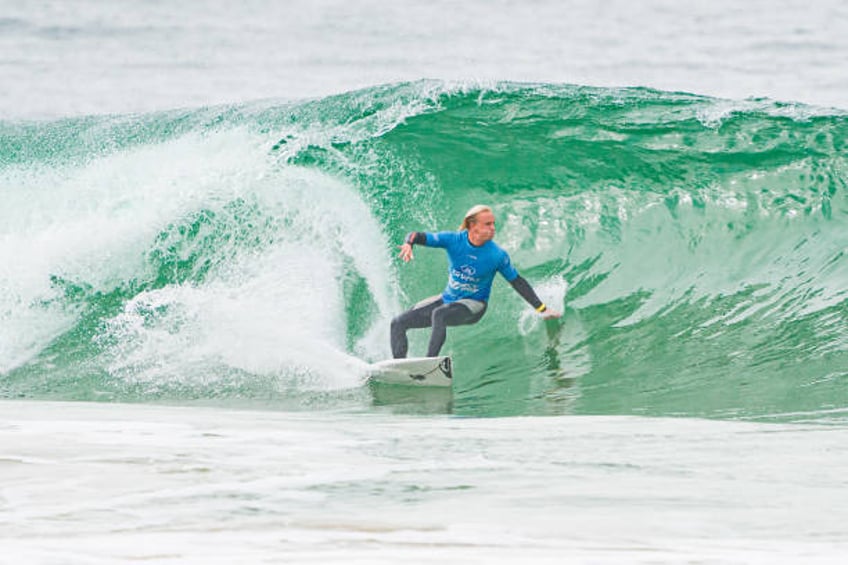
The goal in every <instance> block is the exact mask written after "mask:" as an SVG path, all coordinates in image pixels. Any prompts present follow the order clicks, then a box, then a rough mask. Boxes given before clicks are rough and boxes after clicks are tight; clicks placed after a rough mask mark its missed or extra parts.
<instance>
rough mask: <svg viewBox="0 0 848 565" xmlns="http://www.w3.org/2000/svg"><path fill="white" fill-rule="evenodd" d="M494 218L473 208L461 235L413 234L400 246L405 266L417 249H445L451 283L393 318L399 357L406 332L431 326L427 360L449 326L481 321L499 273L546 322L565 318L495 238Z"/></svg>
mask: <svg viewBox="0 0 848 565" xmlns="http://www.w3.org/2000/svg"><path fill="white" fill-rule="evenodd" d="M494 237H495V215H494V213H493V212H492V209H491V208H490V207H488V206H484V205H480V204H478V205H477V206H474V207H473V208H471V209H470V210H469V211H468V212H467V213H466V214H465V218H464V219H463V220H462V225H460V226H459V231H445V232H438V233H427V232H411V233H410V234H408V235H407V236H406V239H405V240H404V242H403V245H401V246H400V257H401V259H403V260H404V262H407V263H408V262H409V261H411V260H412V258H413V254H412V246H413V245H424V246H426V247H442V248H444V249H445V251H447V254H448V262H449V268H448V283H447V286H446V287H445V290H444V291H443V292H442V293H441V294H440V295H437V296H433V297H430V298H427V299H425V300H422V301H421V302H419V303H418V304H416V305H415V306H413V307H412V308H410V309H409V310H407V311H406V312H403V313H402V314H400V315H398V316H397V317H396V318H395V319H393V320H392V326H391V343H392V355H393V356H394V358H395V359H398V358H402V357H406V354H407V350H408V348H409V343H408V341H407V338H406V331H407V330H409V329H412V328H427V327H430V328H432V333H431V334H430V345H429V347H428V348H427V356H428V357H436V356H437V355H438V354H439V351H440V350H441V349H442V345H444V343H445V339H446V338H447V327H448V326H463V325H468V324H474V323H477V322H479V321H480V319H481V318H482V317H483V314H485V313H486V308H487V306H488V301H489V293H490V292H491V290H492V282H493V281H494V278H495V273H500V274H501V275H502V276H503V277H504V278H505V279H506V280H507V282H509V284H511V285H512V288H514V289H515V290H516V292H518V294H520V295H521V297H522V298H524V300H526V301H527V302H528V303H529V304H530V305H531V306H532V307H533V308H534V309H535V310H536V311H537V312H539V313H540V314H541V315H542V316H543V317H544V318H559V317H560V316H561V314H560V313H559V312H557V311H556V310H552V309H550V308H548V307H547V306H546V305H545V304H544V303H543V302H542V301H541V300H540V299H539V297H538V296H537V295H536V292H535V291H534V290H533V288H532V287H531V286H530V283H528V282H527V281H526V280H525V279H524V278H523V277H522V276H521V275H519V274H518V271H516V270H515V267H513V266H512V262H511V261H510V259H509V255H508V254H507V252H506V251H504V250H503V249H502V248H501V247H500V246H499V245H498V244H496V243H495V242H494V241H492V239H493V238H494Z"/></svg>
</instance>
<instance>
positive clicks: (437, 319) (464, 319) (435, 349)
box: [391, 296, 486, 359]
mask: <svg viewBox="0 0 848 565" xmlns="http://www.w3.org/2000/svg"><path fill="white" fill-rule="evenodd" d="M470 302H471V303H472V305H471V306H469V305H467V304H463V302H462V301H460V302H452V303H450V304H445V303H444V301H443V300H442V297H441V296H434V297H432V298H428V299H426V300H422V301H421V302H419V303H418V304H416V305H415V306H413V307H412V308H410V309H409V310H407V311H406V312H404V313H402V314H400V315H398V316H397V317H396V318H395V319H394V320H392V327H391V343H392V355H393V356H394V358H395V359H399V358H402V357H406V354H407V352H408V349H409V341H408V340H407V337H406V331H407V330H409V329H413V328H427V327H431V328H432V333H431V334H430V344H429V346H428V348H427V356H428V357H436V356H437V355H438V354H439V351H441V349H442V345H444V343H445V339H446V338H447V327H448V326H463V325H467V324H474V323H476V322H479V321H480V318H482V317H483V314H485V313H486V303H485V302H478V301H470Z"/></svg>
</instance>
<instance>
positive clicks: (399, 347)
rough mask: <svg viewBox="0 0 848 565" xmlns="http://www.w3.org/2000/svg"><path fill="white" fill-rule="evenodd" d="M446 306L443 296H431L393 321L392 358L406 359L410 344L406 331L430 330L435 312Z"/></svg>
mask: <svg viewBox="0 0 848 565" xmlns="http://www.w3.org/2000/svg"><path fill="white" fill-rule="evenodd" d="M442 304H444V302H443V301H442V297H441V296H438V295H437V296H431V297H430V298H427V299H425V300H422V301H421V302H419V303H418V304H416V305H415V306H413V307H412V308H410V309H409V310H407V311H406V312H404V313H403V314H399V315H398V316H397V317H395V319H393V320H392V328H391V343H392V356H393V357H394V358H395V359H401V358H403V357H406V353H407V351H408V349H409V342H408V341H407V339H406V330H409V329H412V328H429V327H430V324H431V323H432V322H431V314H432V312H433V310H435V309H436V308H438V307H439V306H441V305H442Z"/></svg>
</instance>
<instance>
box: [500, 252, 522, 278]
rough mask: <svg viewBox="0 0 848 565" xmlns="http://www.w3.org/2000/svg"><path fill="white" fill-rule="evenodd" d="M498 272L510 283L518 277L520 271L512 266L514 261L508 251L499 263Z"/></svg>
mask: <svg viewBox="0 0 848 565" xmlns="http://www.w3.org/2000/svg"><path fill="white" fill-rule="evenodd" d="M498 272H499V273H500V274H501V275H503V278H505V279H506V280H507V282H510V283H511V282H512V281H514V280H515V279H516V278H518V271H517V270H516V269H515V267H513V266H512V261H511V260H510V258H509V255H507V253H506V252H504V254H503V259H501V262H500V264H499V265H498Z"/></svg>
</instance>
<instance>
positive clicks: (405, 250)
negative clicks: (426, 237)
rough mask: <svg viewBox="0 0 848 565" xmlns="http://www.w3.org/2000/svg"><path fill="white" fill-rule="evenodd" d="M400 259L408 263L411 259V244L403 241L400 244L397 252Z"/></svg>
mask: <svg viewBox="0 0 848 565" xmlns="http://www.w3.org/2000/svg"><path fill="white" fill-rule="evenodd" d="M398 255H399V257H400V258H401V259H403V262H404V263H409V262H410V261H412V258H413V256H412V245H410V244H409V243H404V244H403V245H401V246H400V253H399V254H398Z"/></svg>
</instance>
